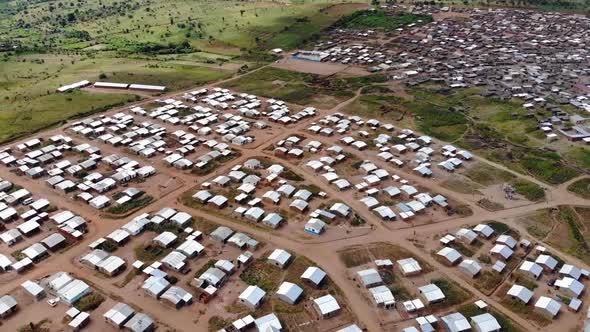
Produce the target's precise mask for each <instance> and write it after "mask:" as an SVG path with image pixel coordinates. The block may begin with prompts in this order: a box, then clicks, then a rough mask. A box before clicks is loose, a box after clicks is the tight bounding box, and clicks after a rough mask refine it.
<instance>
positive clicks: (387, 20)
mask: <svg viewBox="0 0 590 332" xmlns="http://www.w3.org/2000/svg"><path fill="white" fill-rule="evenodd" d="M430 22H432V16H430V15H417V14H412V13H399V14H396V15H390V14H389V13H387V12H385V11H382V10H363V11H357V12H355V13H352V14H350V15H346V16H344V17H342V18H341V19H340V20H338V21H337V22H336V23H335V25H336V26H337V27H339V28H347V29H383V30H396V29H398V28H403V27H404V26H407V25H409V24H415V25H423V24H426V23H430Z"/></svg>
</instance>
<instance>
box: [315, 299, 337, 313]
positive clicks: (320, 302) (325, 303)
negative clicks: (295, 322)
mask: <svg viewBox="0 0 590 332" xmlns="http://www.w3.org/2000/svg"><path fill="white" fill-rule="evenodd" d="M313 302H314V303H315V304H316V305H317V307H318V308H319V310H320V312H321V314H322V316H325V315H328V314H330V313H332V312H335V311H338V310H340V305H339V304H338V301H336V298H334V296H332V295H325V296H322V297H320V298H317V299H315V300H313Z"/></svg>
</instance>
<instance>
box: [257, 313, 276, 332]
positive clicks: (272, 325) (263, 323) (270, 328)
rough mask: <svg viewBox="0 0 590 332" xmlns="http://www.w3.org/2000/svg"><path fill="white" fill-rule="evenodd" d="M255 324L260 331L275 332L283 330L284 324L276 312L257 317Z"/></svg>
mask: <svg viewBox="0 0 590 332" xmlns="http://www.w3.org/2000/svg"><path fill="white" fill-rule="evenodd" d="M254 324H255V325H256V328H257V329H258V331H259V332H274V331H282V330H283V326H282V325H281V322H280V321H279V318H278V317H277V316H276V315H275V314H274V313H270V314H268V315H266V316H262V317H259V318H257V319H256V320H255V321H254Z"/></svg>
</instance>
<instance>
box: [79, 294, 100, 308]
mask: <svg viewBox="0 0 590 332" xmlns="http://www.w3.org/2000/svg"><path fill="white" fill-rule="evenodd" d="M104 300H105V299H104V296H102V295H101V294H99V293H92V294H88V295H86V296H84V297H83V298H81V299H80V300H79V301H78V303H76V305H75V307H76V309H78V310H80V311H92V310H94V309H96V308H98V307H99V306H100V304H101V303H103V302H104Z"/></svg>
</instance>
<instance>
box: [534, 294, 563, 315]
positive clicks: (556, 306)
mask: <svg viewBox="0 0 590 332" xmlns="http://www.w3.org/2000/svg"><path fill="white" fill-rule="evenodd" d="M560 309H561V304H560V303H559V302H557V301H556V300H554V299H552V298H550V297H547V296H541V297H540V298H539V299H538V300H537V302H536V303H535V311H537V312H538V313H540V314H542V315H544V316H546V317H548V318H551V319H553V318H555V317H556V316H557V315H558V314H559V310H560Z"/></svg>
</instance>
